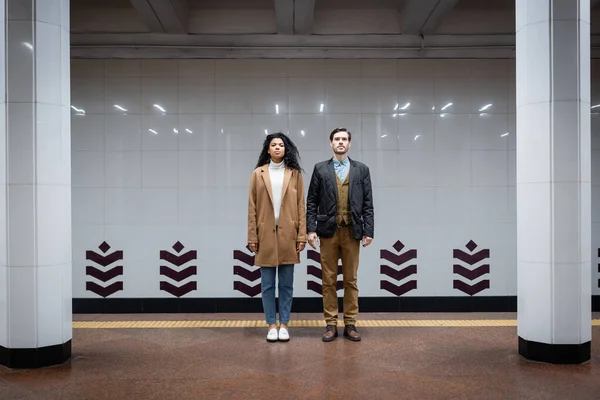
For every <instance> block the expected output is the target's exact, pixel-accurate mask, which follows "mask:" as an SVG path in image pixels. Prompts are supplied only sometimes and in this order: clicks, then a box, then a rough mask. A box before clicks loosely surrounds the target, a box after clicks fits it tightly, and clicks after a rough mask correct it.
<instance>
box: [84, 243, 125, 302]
mask: <svg viewBox="0 0 600 400" xmlns="http://www.w3.org/2000/svg"><path fill="white" fill-rule="evenodd" d="M110 248H111V247H110V245H109V244H108V243H106V242H102V244H100V246H98V249H100V252H101V253H96V252H95V251H93V250H87V251H86V252H85V259H86V260H87V261H88V262H90V261H91V262H93V263H95V264H96V265H97V266H98V267H94V266H91V265H88V266H86V267H85V275H86V276H88V277H91V278H94V279H96V280H98V281H100V282H102V283H101V284H98V283H96V282H94V281H86V282H85V289H86V290H88V291H90V292H93V293H96V294H97V295H98V296H102V297H105V298H106V297H108V296H110V295H113V294H115V293H116V292H118V291H120V290H123V281H122V280H117V281H114V282H113V283H111V284H109V285H107V282H108V281H110V280H112V279H114V278H116V277H118V276H121V275H123V266H122V265H117V266H113V267H109V265H111V264H114V263H116V262H117V261H122V260H123V251H122V250H118V251H113V252H112V253H107V252H108V251H109V250H110Z"/></svg>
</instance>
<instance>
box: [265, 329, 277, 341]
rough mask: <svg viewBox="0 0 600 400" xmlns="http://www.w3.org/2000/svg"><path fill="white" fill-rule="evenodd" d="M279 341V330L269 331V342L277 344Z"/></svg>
mask: <svg viewBox="0 0 600 400" xmlns="http://www.w3.org/2000/svg"><path fill="white" fill-rule="evenodd" d="M276 341H277V329H275V328H272V329H269V333H267V342H276Z"/></svg>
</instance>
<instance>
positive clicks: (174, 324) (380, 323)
mask: <svg viewBox="0 0 600 400" xmlns="http://www.w3.org/2000/svg"><path fill="white" fill-rule="evenodd" d="M289 325H290V327H324V326H325V323H324V322H323V321H322V320H299V321H290V324H289ZM342 325H343V323H342V322H341V321H340V326H342ZM265 326H266V324H265V322H264V321H259V320H249V321H74V322H73V328H74V329H155V328H169V329H171V328H262V327H265ZM356 326H359V327H370V328H377V327H427V328H435V327H487V326H500V327H502V326H517V320H513V319H468V320H450V319H449V320H442V319H436V320H418V319H411V320H406V319H404V320H382V319H380V320H363V321H357V323H356ZM592 326H600V320H599V319H595V320H592Z"/></svg>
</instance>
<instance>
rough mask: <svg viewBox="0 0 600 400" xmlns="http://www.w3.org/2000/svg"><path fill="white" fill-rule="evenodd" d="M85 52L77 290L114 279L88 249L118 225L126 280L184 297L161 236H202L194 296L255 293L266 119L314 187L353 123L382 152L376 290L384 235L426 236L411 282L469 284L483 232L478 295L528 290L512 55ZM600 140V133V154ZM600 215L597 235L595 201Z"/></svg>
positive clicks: (441, 289) (376, 172)
mask: <svg viewBox="0 0 600 400" xmlns="http://www.w3.org/2000/svg"><path fill="white" fill-rule="evenodd" d="M71 68H72V70H71V71H72V104H73V105H74V106H75V107H76V108H77V109H79V110H85V112H77V111H76V110H73V112H72V163H73V169H72V171H73V175H72V182H73V232H74V240H73V285H74V288H73V290H74V297H97V295H96V294H94V293H92V292H90V291H86V283H85V282H86V281H94V282H96V283H102V282H99V281H96V280H95V279H93V278H91V277H88V276H86V274H85V270H86V265H89V262H88V261H86V259H85V256H86V251H87V250H95V251H97V252H99V250H98V246H99V245H100V244H101V243H102V241H106V242H107V243H108V244H109V245H110V246H112V249H111V250H110V251H109V253H110V252H112V251H115V250H123V252H124V258H123V260H122V261H120V263H121V264H122V265H123V268H124V276H122V277H118V278H115V280H123V281H124V284H123V286H124V288H123V290H122V291H118V292H117V293H115V294H114V295H113V296H114V297H171V295H169V294H167V293H165V292H161V291H159V281H161V280H164V279H165V278H164V277H161V276H160V275H159V268H160V265H161V261H160V260H159V251H160V250H170V251H171V252H173V251H172V249H171V246H173V244H174V243H175V242H177V241H180V242H181V243H182V244H183V245H184V246H185V247H186V250H184V252H185V251H187V250H197V251H198V260H197V261H196V262H195V265H197V267H198V276H197V281H198V289H197V290H195V291H193V292H192V293H190V294H188V295H187V296H193V297H236V296H244V295H243V294H241V293H240V292H237V291H234V290H233V281H234V280H240V278H239V277H238V276H234V275H233V265H234V264H236V263H237V262H234V260H233V256H232V253H233V250H244V246H245V244H246V213H247V188H248V184H249V177H250V174H251V172H252V169H253V168H254V165H255V163H256V161H257V158H258V154H259V152H260V148H261V145H262V141H263V139H264V137H265V131H267V132H275V131H283V132H285V133H289V135H290V137H291V138H292V140H294V142H295V143H296V144H297V146H298V147H299V150H300V154H301V156H302V161H303V167H304V169H305V171H306V176H305V181H306V186H307V187H308V182H309V180H310V175H311V173H312V168H313V165H314V164H315V163H316V162H318V161H322V160H325V159H326V158H328V157H330V156H331V152H330V149H329V147H328V136H329V132H330V131H331V130H332V129H333V128H335V127H338V126H345V127H347V128H348V129H350V131H351V132H352V134H353V140H352V149H351V150H350V156H351V157H352V158H354V159H357V160H360V161H363V162H365V163H366V164H367V165H368V166H369V167H370V169H371V174H372V180H373V184H374V188H373V189H374V200H375V216H376V218H375V219H376V223H375V241H374V242H373V244H372V246H370V247H368V248H366V249H362V250H361V251H362V253H361V264H360V269H359V288H360V290H361V296H393V295H392V294H391V293H389V292H387V291H385V290H382V289H381V288H380V281H381V280H383V279H385V280H389V281H391V282H392V283H394V284H396V285H399V284H401V283H402V282H396V281H393V280H392V279H391V278H389V277H386V276H383V275H381V274H380V265H381V264H384V263H386V264H387V265H390V263H388V262H384V261H383V260H381V259H380V250H381V249H388V250H390V251H392V252H395V250H393V248H392V245H394V243H395V242H396V241H398V240H399V241H401V242H402V243H404V245H405V246H406V247H405V249H404V250H403V251H406V250H409V249H417V252H418V257H417V259H416V260H413V261H412V262H411V263H414V264H417V266H418V273H417V275H413V276H412V277H411V279H416V280H417V282H418V287H417V289H416V290H413V291H410V292H408V293H406V294H405V295H407V296H462V295H466V294H465V293H463V292H460V291H459V290H456V289H454V288H453V280H454V279H458V277H457V276H456V275H455V274H453V264H455V261H456V260H454V259H453V250H454V249H462V250H465V245H466V244H467V243H468V242H469V241H470V240H473V241H474V242H476V244H477V245H478V248H477V249H476V250H475V252H477V251H479V250H481V249H489V250H490V258H489V260H486V261H485V263H488V264H489V265H490V273H489V274H488V275H486V276H484V277H481V278H479V279H476V280H474V281H473V282H469V283H477V282H478V281H480V280H482V279H489V280H490V288H489V289H487V290H484V291H482V292H480V293H479V294H478V295H515V294H516V237H515V236H516V210H515V193H516V191H515V182H516V181H515V163H516V157H515V130H516V126H515V99H514V96H515V90H514V85H515V78H514V76H515V73H514V60H398V61H396V60H143V61H141V60H74V61H73V62H72V66H71ZM450 104H451V105H450ZM486 105H489V106H488V107H487V108H486V109H485V110H483V111H480V110H481V109H482V108H484V107H485V106H486ZM117 106H118V107H117ZM444 107H445V108H444ZM124 110H126V111H124ZM593 121H595V118H594V120H593ZM594 135H595V134H594ZM599 143H600V140H598V137H597V135H595V136H594V137H593V141H592V144H593V148H594V150H593V163H594V165H595V166H598V168H595V170H598V169H600V164H598V163H599V161H598V160H599V159H600V147H599ZM593 169H594V168H593ZM593 179H594V184H595V186H594V188H593V194H594V198H595V199H596V202H597V199H598V194H599V190H598V187H599V185H600V181H599V178H598V174H596V175H595V177H594V178H593ZM594 216H595V217H594V218H595V219H594V223H595V224H594V235H593V240H594V245H593V246H594V247H595V248H598V247H600V243H598V242H599V241H600V228H599V227H600V219H599V218H598V211H597V207H595V209H594ZM465 251H466V250H465ZM301 259H302V262H301V264H300V265H298V266H297V269H296V278H295V285H296V286H295V296H298V297H306V296H317V294H316V293H314V292H311V291H308V290H307V288H306V281H307V279H313V278H312V277H310V278H309V277H307V274H306V265H307V260H306V252H305V253H304V254H303V255H302V257H301ZM596 259H597V258H596V257H594V260H596ZM121 264H119V265H121ZM115 265H116V264H115ZM406 265H408V264H406ZM406 265H403V266H401V267H405V266H406ZM391 266H392V267H394V268H395V269H400V268H401V267H398V266H396V265H393V264H392V265H391ZM593 269H594V271H595V268H593ZM594 277H596V275H594ZM594 281H595V280H594ZM111 282H113V281H108V282H107V283H106V284H105V283H102V284H103V285H108V284H110V283H111ZM246 283H247V284H249V285H251V286H253V285H254V284H256V283H257V282H254V283H248V282H246ZM596 292H597V289H596Z"/></svg>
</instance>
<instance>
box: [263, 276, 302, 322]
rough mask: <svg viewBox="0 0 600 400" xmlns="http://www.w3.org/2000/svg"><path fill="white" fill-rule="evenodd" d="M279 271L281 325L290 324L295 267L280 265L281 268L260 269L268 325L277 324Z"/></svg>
mask: <svg viewBox="0 0 600 400" xmlns="http://www.w3.org/2000/svg"><path fill="white" fill-rule="evenodd" d="M278 271H279V285H278V288H279V323H281V324H287V323H289V322H290V312H291V310H292V298H293V297H294V265H293V264H290V265H280V266H279V267H277V268H275V267H260V278H261V280H260V288H261V295H262V304H263V310H264V312H265V318H266V320H267V324H275V323H276V322H277V319H276V315H275V314H276V307H275V275H276V274H277V273H278Z"/></svg>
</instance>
